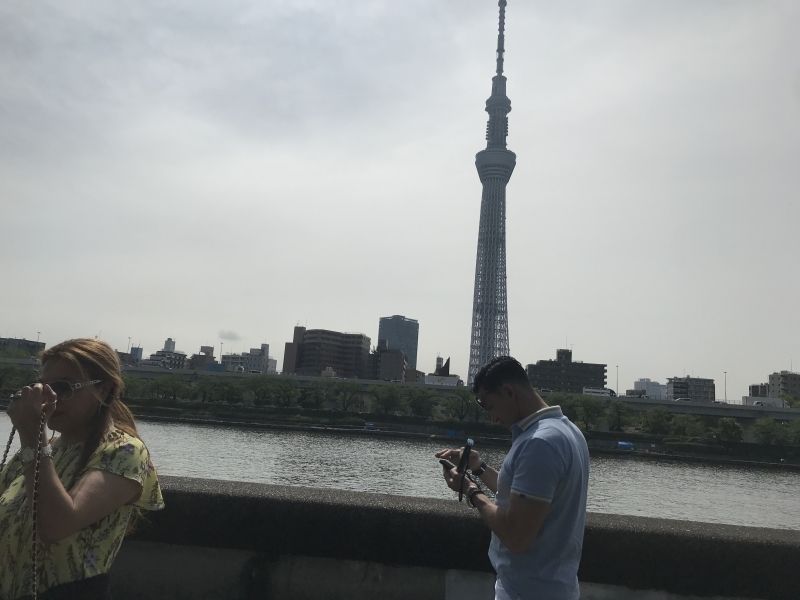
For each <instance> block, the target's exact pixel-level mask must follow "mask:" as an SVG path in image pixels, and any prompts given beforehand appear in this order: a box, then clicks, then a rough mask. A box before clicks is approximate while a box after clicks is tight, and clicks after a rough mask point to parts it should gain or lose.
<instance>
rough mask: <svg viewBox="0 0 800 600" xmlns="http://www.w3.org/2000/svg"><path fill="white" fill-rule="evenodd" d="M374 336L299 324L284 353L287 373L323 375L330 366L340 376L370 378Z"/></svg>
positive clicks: (284, 364)
mask: <svg viewBox="0 0 800 600" xmlns="http://www.w3.org/2000/svg"><path fill="white" fill-rule="evenodd" d="M369 350H370V339H369V337H368V336H366V335H364V334H361V333H341V332H338V331H331V330H329V329H306V328H305V327H300V326H297V327H295V328H294V336H293V340H292V341H291V342H287V343H286V350H285V352H284V355H283V372H284V374H287V375H288V374H297V375H311V376H315V377H319V376H320V375H321V374H322V372H323V371H324V370H325V369H326V368H328V367H330V368H331V369H333V371H335V372H336V376H337V377H344V378H358V379H368V378H370V376H371V375H372V373H371V368H370V351H369Z"/></svg>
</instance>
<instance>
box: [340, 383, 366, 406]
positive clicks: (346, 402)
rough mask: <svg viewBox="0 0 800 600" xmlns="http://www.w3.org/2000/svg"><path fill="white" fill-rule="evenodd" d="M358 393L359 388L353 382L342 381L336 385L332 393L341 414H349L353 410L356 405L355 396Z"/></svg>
mask: <svg viewBox="0 0 800 600" xmlns="http://www.w3.org/2000/svg"><path fill="white" fill-rule="evenodd" d="M360 392H361V386H360V385H359V384H357V383H355V382H352V381H343V382H341V383H338V384H336V386H335V388H334V393H335V396H336V403H337V406H338V407H339V410H341V411H342V412H350V411H351V410H353V409H354V408H355V407H356V405H357V404H358V403H357V398H356V396H357V395H358V394H359V393H360Z"/></svg>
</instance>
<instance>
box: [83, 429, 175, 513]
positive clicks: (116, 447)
mask: <svg viewBox="0 0 800 600" xmlns="http://www.w3.org/2000/svg"><path fill="white" fill-rule="evenodd" d="M89 469H97V470H99V471H107V472H109V473H113V474H115V475H119V476H120V477H124V478H125V479H130V480H131V481H135V482H136V483H138V484H139V485H141V486H142V493H141V495H140V496H139V498H138V499H137V500H136V501H135V502H134V503H133V505H134V506H137V507H139V508H142V509H144V510H160V509H162V508H164V499H163V498H162V496H161V488H160V486H159V485H158V475H157V474H156V469H155V467H154V466H153V463H152V461H151V460H150V452H149V451H148V450H147V446H145V445H144V442H142V440H140V439H139V438H136V437H133V436H130V435H121V436H115V437H113V438H112V439H111V440H110V441H108V442H106V444H105V445H103V446H102V447H101V448H100V449H98V451H97V452H95V453H94V454H93V455H92V457H91V458H90V459H89V462H88V463H87V464H86V470H87V471H88V470H89Z"/></svg>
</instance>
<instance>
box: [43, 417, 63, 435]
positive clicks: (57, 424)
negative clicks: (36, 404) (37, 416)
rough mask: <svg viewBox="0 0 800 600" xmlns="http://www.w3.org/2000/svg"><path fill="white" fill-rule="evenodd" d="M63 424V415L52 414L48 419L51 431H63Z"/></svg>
mask: <svg viewBox="0 0 800 600" xmlns="http://www.w3.org/2000/svg"><path fill="white" fill-rule="evenodd" d="M62 425H63V423H62V421H61V415H50V418H49V419H47V427H49V428H50V430H51V431H58V432H59V433H61V428H62Z"/></svg>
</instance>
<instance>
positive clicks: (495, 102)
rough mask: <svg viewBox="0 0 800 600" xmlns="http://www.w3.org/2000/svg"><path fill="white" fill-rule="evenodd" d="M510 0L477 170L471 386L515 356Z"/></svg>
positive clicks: (499, 37)
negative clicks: (510, 279) (511, 338)
mask: <svg viewBox="0 0 800 600" xmlns="http://www.w3.org/2000/svg"><path fill="white" fill-rule="evenodd" d="M506 4H507V2H506V0H498V3H497V5H498V7H499V8H500V11H499V12H500V17H499V20H498V28H497V31H498V33H497V69H496V73H495V76H494V77H492V94H491V96H489V98H488V99H487V100H486V112H487V113H489V122H488V123H487V124H486V149H485V150H481V151H480V152H478V153H477V154H476V155H475V167H476V168H477V169H478V176H479V177H480V180H481V184H483V194H482V196H481V219H480V226H479V228H478V252H477V257H476V259H475V292H474V295H473V299H472V334H471V336H470V344H469V375H468V378H467V379H468V384H470V385H471V384H472V381H473V379H474V378H475V375H476V373H477V372H478V369H480V368H481V366H482V365H484V364H486V363H487V362H488V361H490V360H491V359H492V358H494V357H496V356H504V355H508V354H509V353H510V351H509V343H508V305H507V298H506V297H507V293H506V185H508V182H509V180H510V179H511V173H512V172H513V171H514V166H515V165H516V163H517V155H516V154H514V153H513V152H511V150H509V149H508V148H507V147H506V138H507V137H508V113H509V112H511V100H509V99H508V96H507V95H506V78H505V76H504V75H503V58H504V54H505V27H506Z"/></svg>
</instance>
